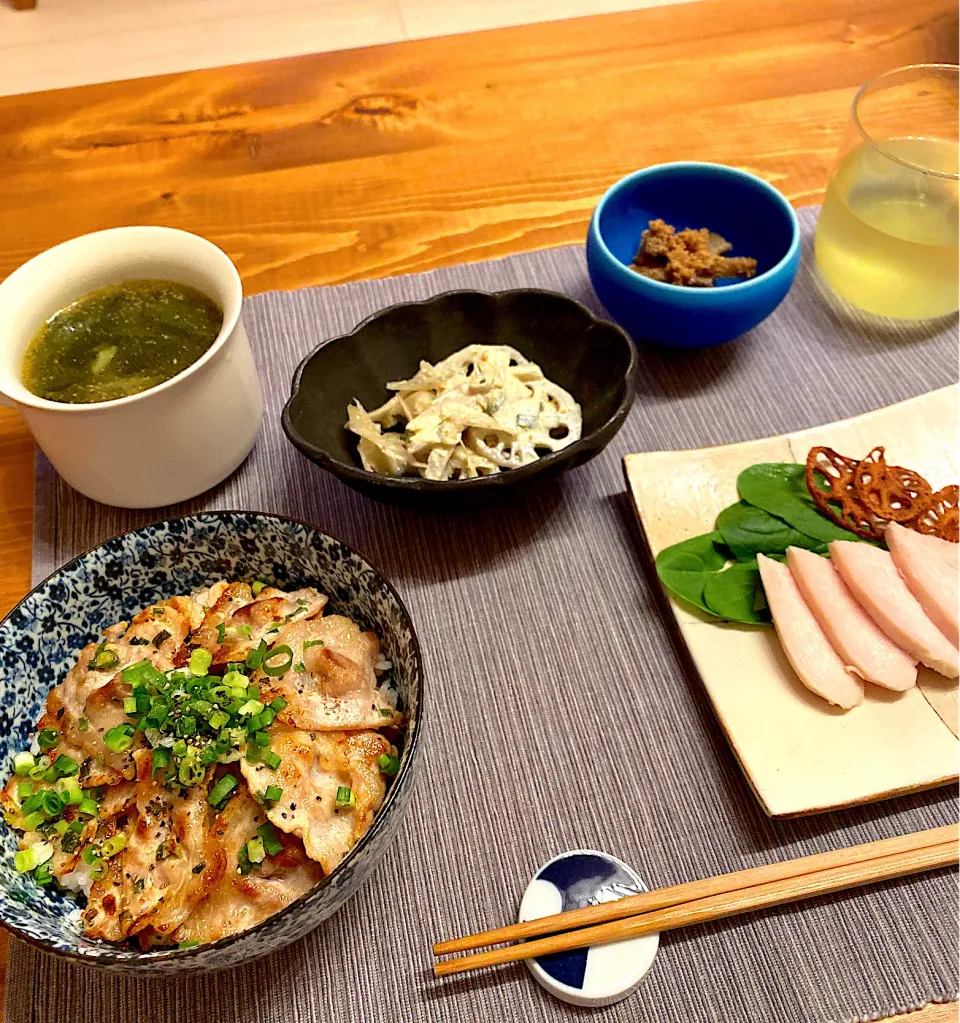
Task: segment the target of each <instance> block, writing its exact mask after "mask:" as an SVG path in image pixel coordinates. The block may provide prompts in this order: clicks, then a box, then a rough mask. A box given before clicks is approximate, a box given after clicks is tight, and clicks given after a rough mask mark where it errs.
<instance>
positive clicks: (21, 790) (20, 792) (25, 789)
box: [17, 781, 33, 803]
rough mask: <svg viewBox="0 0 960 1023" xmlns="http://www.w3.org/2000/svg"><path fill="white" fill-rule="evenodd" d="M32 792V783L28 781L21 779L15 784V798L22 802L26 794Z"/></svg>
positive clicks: (28, 794)
mask: <svg viewBox="0 0 960 1023" xmlns="http://www.w3.org/2000/svg"><path fill="white" fill-rule="evenodd" d="M32 794H33V784H32V783H31V782H29V781H22V782H20V784H19V785H18V786H17V799H19V800H20V802H21V803H22V802H23V801H24V800H25V799H26V798H27V796H30V795H32Z"/></svg>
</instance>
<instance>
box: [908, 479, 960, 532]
mask: <svg viewBox="0 0 960 1023" xmlns="http://www.w3.org/2000/svg"><path fill="white" fill-rule="evenodd" d="M913 525H914V528H915V529H916V530H917V532H918V533H926V534H927V535H928V536H939V537H940V539H941V540H949V541H950V542H951V543H960V487H958V486H957V484H956V483H952V484H951V485H950V486H949V487H944V488H943V489H942V490H938V491H937V492H936V493H935V494H934V495H933V496H932V497H931V498H930V505H929V507H928V508H927V509H926V511H924V512H922V513H921V515H920V517H919V518H918V519H917V520H916V522H915V523H914V524H913Z"/></svg>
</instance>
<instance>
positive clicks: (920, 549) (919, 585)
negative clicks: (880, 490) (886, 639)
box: [884, 522, 960, 646]
mask: <svg viewBox="0 0 960 1023" xmlns="http://www.w3.org/2000/svg"><path fill="white" fill-rule="evenodd" d="M884 537H885V539H886V541H887V546H888V547H889V548H890V555H891V557H892V558H893V563H894V565H896V566H897V571H899V573H900V575H901V576H903V581H904V582H905V583H906V584H907V589H908V590H909V591H910V592H911V593H912V594H913V595H914V596H915V597H916V598H917V600H918V601H919V603H920V606H921V607H922V608H923V610H924V612H925V613H926V615H927V617H928V618H929V619H930V621H931V622H933V624H934V625H936V627H937V628H938V629H939V630H940V631H941V632H942V633H943V634H944V636H946V637H947V639H949V640H950V642H951V643H952V644H953V645H954V646H957V645H958V643H960V575H958V572H957V566H956V565H950V563H949V562H948V561H947V560H946V559H945V558H944V557H943V556H938V555H931V553H930V550H929V545H928V544H927V543H926V542H925V541H926V540H927V537H925V536H924V535H923V534H922V533H915V532H914V531H913V530H912V529H907V528H906V527H905V526H901V525H900V524H899V523H897V522H891V523H890V525H889V526H887V529H886V532H885V533H884ZM930 539H932V540H936V541H937V542H938V543H948V541H946V540H941V539H940V538H939V537H936V536H934V537H930ZM948 546H950V547H954V546H956V545H955V544H948Z"/></svg>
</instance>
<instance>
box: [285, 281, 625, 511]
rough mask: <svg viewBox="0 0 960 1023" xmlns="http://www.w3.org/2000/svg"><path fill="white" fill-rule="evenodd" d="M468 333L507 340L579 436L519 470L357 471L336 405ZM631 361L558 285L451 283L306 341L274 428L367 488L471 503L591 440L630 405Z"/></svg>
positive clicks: (616, 337) (394, 495) (587, 447)
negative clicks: (578, 426)
mask: <svg viewBox="0 0 960 1023" xmlns="http://www.w3.org/2000/svg"><path fill="white" fill-rule="evenodd" d="M472 344H490V345H511V346H512V347H514V348H516V349H517V350H518V351H520V352H522V353H523V355H524V356H526V358H528V359H530V360H531V361H533V362H535V363H537V364H538V365H539V366H540V368H541V369H542V370H543V372H544V374H545V375H546V376H547V378H548V379H550V380H553V381H554V382H555V383H557V384H559V385H560V386H561V387H563V388H564V389H565V390H567V391H569V392H570V393H571V394H572V395H573V396H574V398H575V399H576V400H577V401H578V402H579V404H580V406H581V409H582V410H583V434H582V436H581V438H580V440H578V441H576V442H575V443H573V444H571V445H570V446H569V447H566V448H563V449H562V450H560V451H555V452H552V453H550V454H548V455H545V456H543V457H542V458H539V459H538V460H537V461H535V462H532V463H530V464H529V465H525V466H522V467H521V468H519V469H509V470H507V471H504V472H500V473H497V474H496V475H493V476H481V477H478V478H476V479H467V480H444V481H437V480H425V479H421V478H420V477H418V476H405V477H400V478H395V477H390V476H381V475H379V474H377V473H373V472H367V471H366V470H365V469H364V468H363V467H362V465H361V463H360V457H359V455H358V453H357V437H356V436H355V435H354V434H352V433H350V432H349V431H348V430H346V429H345V427H344V423H346V421H347V406H348V405H349V404H350V403H351V402H352V401H354V399H356V400H359V401H360V402H361V403H362V404H363V406H364V408H366V409H368V410H370V409H374V408H376V407H378V406H379V405H381V404H383V402H385V401H386V400H387V398H389V396H390V393H389V392H388V391H387V389H386V384H387V381H389V380H404V379H407V378H409V377H412V376H413V375H414V374H415V373H416V372H417V369H418V368H419V366H420V362H421V360H424V359H425V360H426V361H427V362H430V363H436V362H439V361H440V360H441V359H444V358H446V357H447V356H448V355H451V354H452V353H453V352H456V351H458V350H459V349H461V348H464V347H466V346H467V345H472ZM636 363H637V353H636V348H635V347H634V344H633V341H631V340H630V338H629V336H628V335H627V334H626V332H625V331H623V330H621V328H620V327H617V326H616V325H615V324H613V323H608V322H606V321H605V320H600V319H597V317H596V316H594V315H593V313H591V312H590V310H589V309H587V308H586V307H584V306H582V305H581V304H580V303H579V302H575V301H574V300H573V299H571V298H567V297H566V296H564V295H557V294H554V293H553V292H549V291H538V290H535V289H523V290H518V291H501V292H497V293H495V294H487V293H485V292H480V291H451V292H447V293H446V294H443V295H438V296H436V297H435V298H431V299H428V300H427V301H425V302H410V303H404V304H402V305H395V306H391V307H390V308H388V309H384V310H383V311H381V312H379V313H376V314H375V315H374V316H371V317H370V318H369V319H367V320H364V322H363V323H361V324H360V326H358V327H357V328H356V329H355V330H354V331H353V332H352V333H350V334H345V335H343V336H342V337H336V338H332V339H331V340H329V341H326V342H325V343H324V344H322V345H320V347H319V348H317V349H316V350H315V351H313V352H311V354H310V355H308V356H307V357H306V358H305V359H304V360H303V362H301V363H300V365H299V366H298V367H297V371H296V373H295V374H294V377H293V384H292V387H291V393H290V398H289V400H288V401H287V403H286V405H285V406H284V409H283V429H284V432H285V433H286V435H287V437H288V438H289V440H290V441H291V442H292V443H293V444H295V445H296V447H297V448H299V450H300V451H302V452H303V454H305V455H306V456H307V458H309V459H311V461H313V462H316V464H317V465H319V466H320V467H321V468H323V469H326V470H328V471H329V472H332V473H333V474H334V475H335V476H337V477H338V478H339V479H341V480H343V482H344V483H346V484H347V485H349V486H351V487H354V488H356V489H357V490H359V491H361V492H363V493H365V494H367V495H368V496H370V497H376V498H379V499H382V500H393V501H407V502H412V503H418V504H423V505H428V506H432V505H436V504H439V503H440V502H449V501H451V500H454V501H460V500H468V501H471V502H472V501H474V500H476V499H478V498H481V497H485V496H492V495H496V494H498V493H502V492H503V491H504V490H505V489H507V488H509V487H515V486H518V485H525V484H529V483H530V482H531V481H533V480H538V481H542V480H543V478H544V477H545V476H548V475H554V474H556V473H558V472H561V471H562V470H564V469H571V468H573V467H574V466H577V465H582V464H583V463H584V462H586V461H589V459H591V458H593V456H594V455H596V454H597V453H598V452H599V451H602V450H603V448H604V447H605V446H606V445H607V444H608V443H609V442H610V440H611V439H612V437H613V436H614V434H615V433H616V432H617V430H619V429H620V427H621V426H622V425H623V421H624V419H625V418H626V416H627V413H628V412H629V411H630V406H631V405H632V404H633V398H634V393H635V391H636V382H635V379H634V377H635V371H636Z"/></svg>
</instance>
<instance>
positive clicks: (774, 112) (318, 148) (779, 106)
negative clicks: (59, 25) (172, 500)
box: [0, 0, 958, 1023]
mask: <svg viewBox="0 0 960 1023" xmlns="http://www.w3.org/2000/svg"><path fill="white" fill-rule="evenodd" d="M956 60H957V22H956V7H955V5H954V4H953V3H952V2H950V0H911V2H910V3H904V2H903V0H792V2H790V3H783V2H781V0H759V2H758V0H701V2H698V3H691V4H679V5H677V6H672V7H665V8H655V9H651V10H646V11H639V12H634V13H628V14H617V15H608V16H601V17H597V18H585V19H578V20H575V21H561V22H555V23H552V24H546V25H533V26H528V27H522V28H511V29H504V30H500V31H496V32H488V33H478V34H474V35H466V36H458V37H449V38H441V39H430V40H422V41H418V42H407V43H399V44H395V45H390V46H380V47H375V48H371V49H365V50H354V51H348V52H343V53H331V54H323V55H320V56H310V57H297V58H291V59H287V60H278V61H271V62H268V63H262V64H248V65H241V66H237V67H227V68H216V69H213V70H209V71H196V72H191V73H188V74H182V75H165V76H162V77H158V78H148V79H140V80H136V81H131V82H121V83H112V84H108V85H95V86H89V87H84V88H76V89H64V90H60V91H55V92H47V93H39V94H34V95H27V96H17V97H10V98H7V99H0V188H2V190H3V199H2V200H0V278H2V277H5V276H6V275H7V274H8V273H10V271H12V270H13V269H14V268H15V267H17V266H18V265H19V264H20V263H22V262H23V261H24V260H26V259H28V258H29V257H31V256H33V255H35V254H36V253H38V252H40V251H41V250H43V249H45V248H47V247H48V246H50V245H54V244H56V243H57V242H60V241H63V240H64V239H66V238H70V237H72V236H74V235H78V234H82V233H84V232H86V231H93V230H97V229H100V228H105V227H115V226H118V225H122V224H143V223H151V224H167V225H170V226H174V227H182V228H186V229H188V230H191V231H195V232H197V233H199V234H203V235H206V236H207V237H208V238H210V239H212V240H213V241H214V242H216V243H217V244H218V245H220V246H221V247H222V248H223V249H225V250H226V252H227V253H228V254H229V255H230V256H231V257H232V258H233V259H234V261H235V262H236V263H237V265H238V266H239V268H240V272H241V274H242V276H243V279H244V282H245V286H246V288H247V291H248V293H249V292H256V291H263V290H266V289H270V288H296V287H301V286H303V285H308V284H333V283H337V282H339V281H346V280H355V279H358V278H361V277H375V276H385V275H388V274H397V273H406V272H411V271H419V270H426V269H430V268H432V267H436V266H441V265H444V264H448V263H454V262H463V261H468V260H477V259H487V258H490V257H493V256H500V255H504V254H506V253H510V252H517V251H521V250H524V249H532V248H538V247H545V246H551V245H559V244H563V243H568V242H575V241H579V240H580V239H581V238H583V236H584V231H585V228H586V224H587V220H588V218H589V215H590V211H591V209H592V207H593V205H594V203H595V202H596V201H597V198H598V197H599V195H600V194H601V192H603V190H604V189H605V188H606V187H607V186H608V185H609V184H610V183H611V182H613V181H614V180H615V179H616V178H618V177H620V176H621V175H623V174H625V173H627V172H628V171H630V170H633V169H635V168H637V167H640V166H643V165H645V164H649V163H656V162H659V161H664V160H674V159H681V158H696V159H703V160H717V161H721V162H724V163H731V164H736V165H738V166H741V167H746V168H748V169H750V170H752V171H755V172H756V173H759V174H761V175H762V176H763V177H765V178H767V179H768V180H769V181H771V182H773V183H774V184H775V185H776V186H777V187H778V188H780V189H781V190H782V191H783V192H784V193H785V194H786V195H787V196H788V197H789V198H790V199H791V201H792V202H794V203H795V204H797V205H803V204H805V203H811V202H817V201H818V200H819V199H820V198H821V196H822V194H823V190H824V188H825V186H826V182H827V178H828V175H829V172H830V169H831V165H832V162H833V159H834V155H835V152H836V149H837V146H838V143H839V140H840V136H841V134H842V132H843V130H844V127H845V125H846V123H847V117H848V109H849V104H850V100H851V98H852V96H853V93H854V90H855V88H856V87H857V86H858V85H859V84H860V83H861V82H863V81H864V80H865V79H867V78H869V77H870V76H871V75H874V74H876V73H877V72H879V71H883V70H885V69H888V68H892V67H895V66H897V65H901V64H908V63H914V62H918V61H956ZM32 459H33V445H32V443H31V441H30V438H29V435H28V434H27V432H26V430H25V429H24V427H23V424H22V423H21V421H20V420H19V418H18V417H17V416H16V415H15V414H14V413H12V412H9V411H5V410H0V565H2V566H3V571H2V572H0V613H4V612H6V610H7V609H9V608H10V607H11V606H12V605H13V604H14V603H15V601H16V600H17V599H19V598H20V597H21V596H22V595H23V594H24V593H25V592H26V590H27V589H28V585H29V577H30V547H31V520H32V489H33V463H32ZM5 948H6V943H5V941H3V942H2V948H0V965H2V958H5ZM909 1019H910V1021H911V1023H947V1021H956V1020H957V1019H958V1013H957V1006H956V1005H955V1004H954V1005H950V1006H931V1007H929V1008H928V1009H926V1010H924V1011H923V1012H920V1013H917V1014H913V1015H911V1016H910V1017H909Z"/></svg>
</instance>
